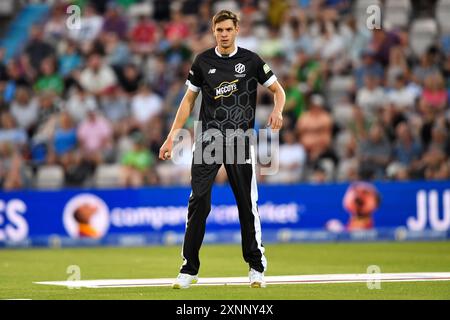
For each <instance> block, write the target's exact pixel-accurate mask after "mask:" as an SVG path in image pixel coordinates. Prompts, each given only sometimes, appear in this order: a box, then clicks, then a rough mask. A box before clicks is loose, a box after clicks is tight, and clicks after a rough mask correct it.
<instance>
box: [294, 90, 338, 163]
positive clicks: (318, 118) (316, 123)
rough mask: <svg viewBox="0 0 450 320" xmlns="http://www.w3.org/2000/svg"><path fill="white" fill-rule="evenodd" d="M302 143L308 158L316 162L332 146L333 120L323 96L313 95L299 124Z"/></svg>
mask: <svg viewBox="0 0 450 320" xmlns="http://www.w3.org/2000/svg"><path fill="white" fill-rule="evenodd" d="M297 130H298V133H299V135H300V143H301V144H302V145H303V147H304V148H305V150H306V152H307V154H308V158H309V159H312V160H315V159H318V158H319V157H320V156H321V155H322V154H324V153H325V152H326V151H327V150H328V149H329V147H330V145H331V139H332V130H333V120H332V118H331V116H330V114H329V113H328V111H326V110H325V106H324V99H323V97H322V96H319V95H313V96H312V97H311V101H310V104H309V107H308V110H307V111H306V112H304V113H303V114H302V115H301V116H300V118H299V119H298V122H297Z"/></svg>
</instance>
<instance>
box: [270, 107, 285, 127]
mask: <svg viewBox="0 0 450 320" xmlns="http://www.w3.org/2000/svg"><path fill="white" fill-rule="evenodd" d="M267 126H268V127H271V128H272V129H273V130H280V129H281V127H282V126H283V115H282V114H281V112H279V111H272V113H271V114H270V117H269V121H268V122H267Z"/></svg>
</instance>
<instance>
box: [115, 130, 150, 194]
mask: <svg viewBox="0 0 450 320" xmlns="http://www.w3.org/2000/svg"><path fill="white" fill-rule="evenodd" d="M132 139H133V141H134V146H133V149H132V150H130V151H128V152H126V153H125V154H124V155H123V157H122V160H121V164H122V184H123V185H124V186H132V187H140V186H142V185H144V182H145V180H146V177H147V176H148V174H149V172H150V168H151V167H152V166H153V164H154V163H155V158H154V156H153V155H152V153H151V152H150V151H149V150H148V148H147V146H146V144H145V138H144V136H143V134H142V133H134V134H133V135H132Z"/></svg>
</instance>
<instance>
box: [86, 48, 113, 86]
mask: <svg viewBox="0 0 450 320" xmlns="http://www.w3.org/2000/svg"><path fill="white" fill-rule="evenodd" d="M80 84H81V86H82V87H83V88H84V89H85V90H86V91H88V92H90V93H92V94H96V95H97V94H102V93H105V91H107V90H108V89H111V88H112V87H114V86H115V85H116V84H117V77H116V74H115V73H114V70H113V69H112V68H111V67H110V66H109V65H107V64H105V63H103V58H102V56H101V55H100V54H99V53H92V54H91V55H90V56H89V59H88V64H87V67H86V68H85V69H84V70H83V71H82V72H81V74H80Z"/></svg>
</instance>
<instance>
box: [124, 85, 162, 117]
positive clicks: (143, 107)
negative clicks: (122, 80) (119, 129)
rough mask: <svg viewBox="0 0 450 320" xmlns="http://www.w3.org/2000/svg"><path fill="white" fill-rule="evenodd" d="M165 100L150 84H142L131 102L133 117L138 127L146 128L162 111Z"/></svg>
mask: <svg viewBox="0 0 450 320" xmlns="http://www.w3.org/2000/svg"><path fill="white" fill-rule="evenodd" d="M162 107H163V100H162V99H161V97H160V96H159V95H158V94H156V93H155V92H154V91H153V90H152V87H151V86H150V85H148V84H142V85H141V86H140V88H139V92H138V94H137V95H135V96H134V97H133V99H132V100H131V115H132V117H133V120H134V121H135V122H136V123H137V125H138V126H145V125H146V124H147V123H148V122H149V121H150V120H151V119H152V118H153V117H154V116H156V115H158V114H159V113H160V112H161V111H162Z"/></svg>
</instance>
